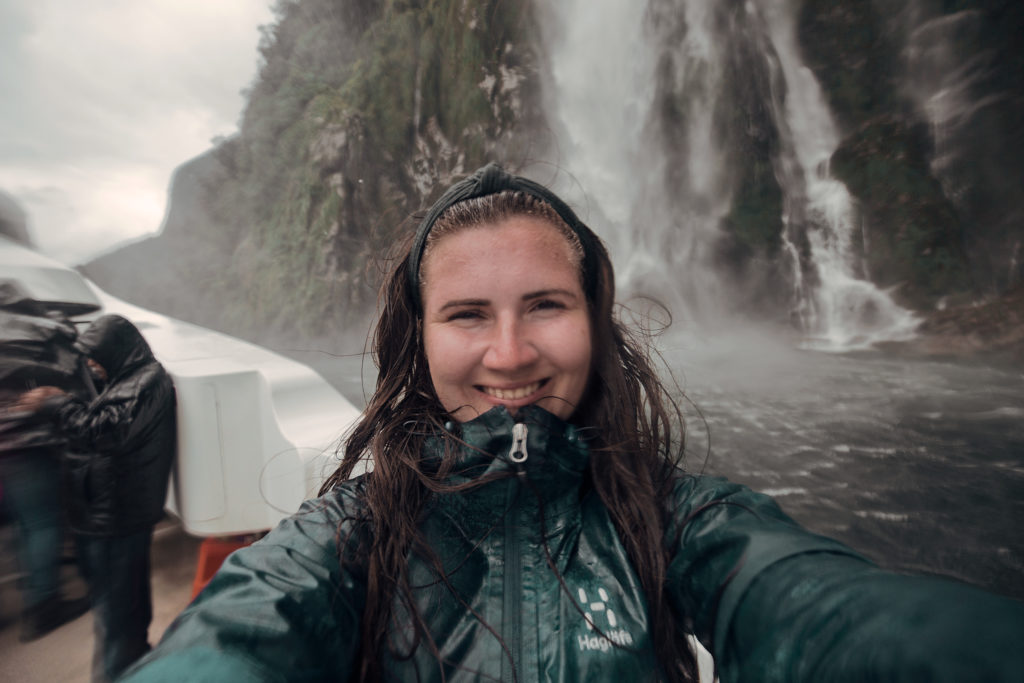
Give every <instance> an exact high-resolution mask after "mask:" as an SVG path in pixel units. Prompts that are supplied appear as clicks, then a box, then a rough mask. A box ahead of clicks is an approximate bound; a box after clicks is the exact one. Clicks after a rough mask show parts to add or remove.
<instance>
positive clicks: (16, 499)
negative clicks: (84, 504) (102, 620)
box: [0, 449, 63, 611]
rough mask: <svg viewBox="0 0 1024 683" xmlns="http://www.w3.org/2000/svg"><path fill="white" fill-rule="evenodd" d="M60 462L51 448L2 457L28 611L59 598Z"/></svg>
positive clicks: (0, 478) (1, 476)
mask: <svg viewBox="0 0 1024 683" xmlns="http://www.w3.org/2000/svg"><path fill="white" fill-rule="evenodd" d="M58 458H59V453H58V452H57V451H55V450H49V449H35V450H30V451H25V452H23V453H17V454H4V455H3V456H0V484H2V486H3V495H4V501H5V503H6V507H8V508H9V509H10V512H11V515H12V516H13V517H14V520H15V521H16V522H17V526H18V563H19V565H20V569H21V571H22V573H23V574H24V580H23V583H22V609H23V610H26V611H28V610H30V609H31V608H33V607H36V606H38V605H40V604H42V603H43V602H45V601H46V600H50V599H53V598H56V597H57V594H58V588H59V583H58V578H59V572H60V557H61V545H62V540H63V526H62V520H61V507H60V462H59V460H58Z"/></svg>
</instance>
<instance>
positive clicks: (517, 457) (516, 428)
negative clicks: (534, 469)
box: [508, 422, 529, 463]
mask: <svg viewBox="0 0 1024 683" xmlns="http://www.w3.org/2000/svg"><path fill="white" fill-rule="evenodd" d="M528 455H529V454H528V453H527V452H526V425H525V424H523V423H522V422H517V423H515V424H514V425H512V448H511V449H510V450H509V452H508V459H509V460H511V461H512V462H514V463H523V462H526V458H527V457H528Z"/></svg>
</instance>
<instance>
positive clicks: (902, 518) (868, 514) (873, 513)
mask: <svg viewBox="0 0 1024 683" xmlns="http://www.w3.org/2000/svg"><path fill="white" fill-rule="evenodd" d="M853 514H855V515H857V516H858V517H861V518H863V519H880V520H882V521H884V522H908V521H910V515H908V514H904V513H902V512H881V511H880V510H854V512H853Z"/></svg>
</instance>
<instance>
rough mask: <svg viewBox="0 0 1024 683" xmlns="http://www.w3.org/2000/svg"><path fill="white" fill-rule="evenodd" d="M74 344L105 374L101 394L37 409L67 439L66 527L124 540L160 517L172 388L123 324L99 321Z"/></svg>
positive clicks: (170, 447)
mask: <svg viewBox="0 0 1024 683" xmlns="http://www.w3.org/2000/svg"><path fill="white" fill-rule="evenodd" d="M78 347H79V348H80V349H81V350H82V351H83V352H84V353H86V354H87V355H88V356H90V357H92V358H93V359H95V360H96V361H97V362H99V363H100V365H102V366H103V368H104V369H105V370H106V372H107V380H106V382H105V384H103V385H102V387H101V390H100V393H99V395H98V396H97V397H96V398H95V399H93V400H91V401H84V400H82V399H80V398H77V397H74V396H68V397H62V398H56V399H50V400H49V401H48V402H47V404H46V407H45V408H44V410H43V411H41V412H44V413H46V414H48V415H50V416H51V419H53V420H54V421H55V422H56V424H57V425H58V427H59V428H60V430H61V431H62V432H63V433H64V434H65V436H66V437H67V439H68V450H69V453H68V455H67V456H66V458H67V465H66V468H65V484H66V491H65V494H66V495H67V497H68V498H67V506H68V516H69V525H70V526H71V528H72V529H73V530H74V531H75V532H77V533H82V534H95V535H104V536H109V535H122V534H129V533H133V532H136V531H142V530H144V529H146V528H149V527H152V526H153V525H154V524H155V523H156V522H157V521H159V520H160V518H161V517H162V516H163V509H164V502H165V500H166V498H167V482H168V478H169V476H170V470H171V464H172V463H173V460H174V454H175V448H176V435H177V430H176V417H175V395H174V385H173V384H172V382H171V379H170V377H169V376H168V374H167V372H166V371H165V370H164V368H163V366H162V365H160V363H159V362H157V360H156V359H155V358H154V357H153V353H152V351H150V348H149V345H148V344H147V343H146V340H145V339H144V338H143V337H142V334H141V333H140V332H139V331H138V329H137V328H136V327H135V326H134V325H133V324H132V323H131V322H129V321H128V320H126V319H124V318H122V317H120V316H116V315H108V316H103V317H102V318H99V319H98V320H96V321H95V322H94V323H93V324H92V325H90V326H89V328H88V329H87V330H86V331H85V332H83V333H82V335H81V337H80V339H79V341H78Z"/></svg>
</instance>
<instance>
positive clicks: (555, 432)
mask: <svg viewBox="0 0 1024 683" xmlns="http://www.w3.org/2000/svg"><path fill="white" fill-rule="evenodd" d="M613 295H614V282H613V276H612V268H611V265H610V261H609V259H608V255H607V253H606V251H605V249H604V247H603V246H602V244H601V243H600V241H599V240H598V239H597V237H596V236H594V234H593V233H592V232H591V231H590V230H589V228H587V227H586V226H585V225H584V224H583V223H581V222H580V221H579V219H578V218H577V217H576V216H575V215H574V214H573V213H572V211H571V210H570V209H569V208H568V207H567V206H566V205H565V204H564V203H563V202H562V201H561V200H559V199H558V198H557V197H555V196H554V195H553V194H552V193H550V192H549V191H548V190H546V189H545V188H543V187H541V186H539V185H537V184H535V183H532V182H530V181H528V180H525V179H523V178H519V177H515V176H512V175H509V174H507V173H505V172H504V171H502V170H501V169H500V168H498V167H497V166H495V165H493V164H492V165H488V166H486V167H485V168H483V169H481V170H480V171H478V172H477V173H475V174H474V175H473V176H471V177H469V178H467V179H466V180H464V181H462V182H460V183H458V184H456V185H455V186H454V187H452V188H451V189H450V190H449V191H448V192H447V193H446V194H445V195H444V196H443V197H442V198H441V199H440V200H439V201H438V202H437V203H436V204H435V205H434V207H432V208H431V210H430V212H429V213H428V214H427V217H426V218H425V219H424V220H423V221H422V223H421V224H420V226H419V228H418V230H417V232H416V234H415V236H414V238H413V240H412V242H411V244H410V245H409V246H408V247H407V249H406V252H405V254H404V256H403V258H401V259H399V260H398V262H397V265H396V266H395V268H394V270H393V272H392V273H391V275H390V277H389V279H388V281H387V282H386V284H385V289H384V291H383V295H382V312H381V317H380V321H379V323H378V326H377V330H376V335H375V339H374V350H375V353H376V360H377V362H378V365H379V368H380V373H379V376H378V381H377V389H376V392H375V393H374V395H373V397H372V398H371V399H370V401H369V404H368V406H367V409H366V411H365V413H364V415H363V417H362V419H361V421H360V422H359V424H358V425H357V426H356V428H355V429H354V431H353V432H352V434H351V435H350V436H349V438H348V439H347V442H346V444H345V457H344V460H343V462H342V465H341V467H340V468H339V470H338V471H337V472H336V473H335V474H334V475H333V476H332V477H331V478H330V480H329V481H328V482H327V483H326V485H325V486H324V489H323V491H322V492H321V493H322V495H321V497H320V498H318V499H316V500H314V501H310V502H308V503H306V504H305V505H304V506H303V509H302V510H301V511H300V512H299V513H298V514H296V515H295V516H293V517H291V518H290V519H288V520H285V521H284V522H283V523H282V524H281V526H280V527H279V528H278V529H276V530H275V531H273V532H271V533H270V534H269V535H268V536H267V537H266V538H265V539H264V540H262V541H261V542H259V543H257V544H255V545H253V546H251V547H250V548H247V549H245V550H242V551H239V552H237V553H235V554H234V555H232V556H231V557H230V558H229V559H228V560H227V562H226V563H225V566H224V567H223V568H222V569H221V570H220V572H218V574H217V575H216V577H215V578H214V580H213V581H212V582H211V584H210V585H209V586H208V587H207V589H206V590H204V592H203V593H202V594H201V595H200V596H199V597H198V598H197V599H196V601H195V602H194V603H193V604H192V605H190V606H189V608H187V609H186V610H185V612H184V613H183V614H182V615H181V616H180V617H179V618H178V620H177V621H176V622H175V624H174V625H173V626H172V627H171V628H170V629H169V631H168V633H167V634H166V635H165V637H164V640H163V642H162V643H161V645H160V646H159V647H158V648H157V650H156V651H155V652H154V653H153V654H152V655H151V656H150V657H148V658H147V659H146V660H144V661H143V663H142V664H141V665H140V666H139V667H137V668H136V669H135V670H134V671H133V673H132V674H131V675H130V676H129V677H128V680H133V681H136V680H137V681H150V680H178V679H181V678H188V679H189V680H195V679H197V677H198V678H200V679H202V680H294V681H299V680H302V681H314V680H366V681H374V680H396V681H407V680H409V681H411V680H449V679H451V680H478V679H479V680H501V681H535V680H544V681H549V680H550V681H580V680H587V681H598V680H614V679H615V678H619V679H621V680H629V681H635V680H652V681H653V680H669V681H685V680H693V679H694V678H695V676H696V668H695V662H694V656H693V654H692V652H691V650H690V647H689V645H688V640H687V638H686V634H689V633H693V634H695V635H696V636H697V637H698V638H700V640H701V641H702V642H703V643H704V644H705V646H707V647H708V649H710V650H711V651H712V652H713V654H714V656H715V660H716V665H717V667H718V673H719V676H720V677H721V679H722V680H723V681H740V680H758V681H774V680H777V681H794V680H806V681H825V680H878V679H884V680H963V679H976V680H1011V676H1018V675H1019V673H1020V671H1021V670H1022V667H1024V660H1022V658H1021V655H1020V654H1018V652H1019V648H1018V647H1017V643H1018V642H1020V641H1021V639H1022V637H1024V609H1022V607H1021V605H1020V604H1018V603H1016V602H1013V601H1009V600H1006V599H1003V598H999V597H996V596H993V595H990V594H988V593H985V592H983V591H980V590H977V589H974V588H971V587H969V586H965V585H962V584H958V583H954V582H951V581H944V580H938V579H926V578H920V577H917V578H914V577H905V576H900V575H896V574H893V573H888V572H883V571H881V570H879V569H877V568H876V567H874V566H873V565H872V564H870V563H869V562H867V561H866V560H864V559H863V558H861V557H859V556H858V555H857V554H856V553H854V552H853V551H851V550H850V549H848V548H846V547H844V546H842V545H841V544H839V543H837V542H835V541H832V540H830V539H826V538H823V537H820V536H816V535H814V534H811V533H809V532H807V531H805V530H803V529H801V528H800V527H799V526H797V525H796V524H795V523H794V522H792V521H791V520H790V519H789V518H788V517H786V516H785V515H784V514H783V513H782V512H781V510H780V509H779V508H778V507H777V506H776V505H775V504H774V503H773V502H772V501H771V500H770V499H769V498H767V497H765V496H762V495H759V494H756V493H754V492H752V491H750V490H749V489H746V488H745V487H742V486H738V485H735V484H731V483H729V482H727V481H725V480H722V479H716V478H709V477H695V476H690V475H687V474H685V473H683V472H682V471H681V470H680V469H679V468H678V467H677V466H676V465H677V459H678V457H679V456H680V454H681V443H680V442H681V439H682V433H681V430H680V420H679V412H678V410H677V408H676V406H675V405H674V403H673V402H672V400H671V399H670V398H669V397H668V395H667V393H666V392H665V391H664V389H663V388H662V386H661V384H660V383H659V381H658V379H657V378H656V376H655V374H654V372H653V371H652V369H651V365H650V362H649V360H648V357H647V355H646V349H644V348H643V346H642V345H640V344H638V343H636V342H635V341H633V340H631V338H630V336H629V335H628V333H627V332H626V330H624V328H623V327H622V326H620V325H619V324H618V323H617V322H616V320H615V318H614V315H613ZM364 459H369V460H371V461H372V463H373V470H372V472H371V473H370V474H366V475H363V476H360V477H356V478H353V479H350V478H349V476H350V475H351V474H352V473H353V470H354V469H355V468H356V466H357V464H359V463H360V462H361V461H362V460H364Z"/></svg>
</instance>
